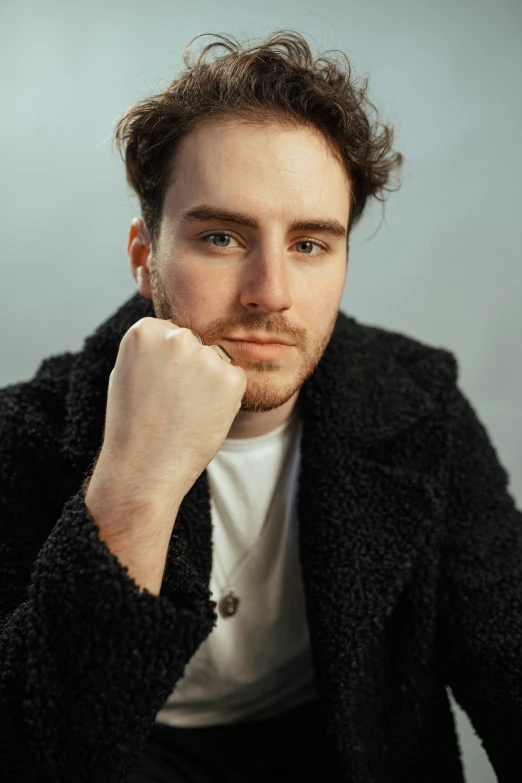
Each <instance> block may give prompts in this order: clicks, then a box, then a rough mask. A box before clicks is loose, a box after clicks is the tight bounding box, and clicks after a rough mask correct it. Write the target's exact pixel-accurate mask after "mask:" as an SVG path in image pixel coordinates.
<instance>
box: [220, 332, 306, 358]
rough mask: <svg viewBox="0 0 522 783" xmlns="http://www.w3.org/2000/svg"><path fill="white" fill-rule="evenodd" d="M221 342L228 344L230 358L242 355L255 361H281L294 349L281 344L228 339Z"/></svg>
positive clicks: (291, 346)
mask: <svg viewBox="0 0 522 783" xmlns="http://www.w3.org/2000/svg"><path fill="white" fill-rule="evenodd" d="M223 342H224V343H230V345H231V348H230V352H231V354H232V356H235V355H236V354H243V355H245V356H251V357H252V358H257V359H283V358H285V357H286V356H287V355H288V354H289V353H290V352H291V351H292V350H293V349H294V348H295V346H294V345H286V344H283V343H264V342H263V343H262V342H258V341H257V340H256V341H254V340H232V339H231V338H228V337H225V338H223Z"/></svg>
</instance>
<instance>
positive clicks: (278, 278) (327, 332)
mask: <svg viewBox="0 0 522 783" xmlns="http://www.w3.org/2000/svg"><path fill="white" fill-rule="evenodd" d="M203 207H204V208H205V209H204V210H203ZM198 210H199V214H198V213H197V211H198ZM349 211H350V183H349V182H348V179H347V176H346V173H345V170H344V168H343V166H342V165H341V163H339V162H338V160H337V159H336V158H335V156H334V155H333V154H332V152H331V151H330V149H329V148H328V146H327V143H326V142H325V140H324V139H323V137H322V136H321V135H319V134H318V133H316V132H313V131H311V130H309V129H307V128H304V127H301V128H299V129H284V128H283V127H281V126H280V125H279V124H276V123H270V124H256V123H245V122H241V121H237V120H230V119H227V120H213V121H209V122H203V123H201V124H200V125H198V126H197V127H196V128H195V129H194V130H193V131H192V132H191V133H190V134H188V135H187V136H186V137H185V139H184V140H183V142H182V145H181V149H180V150H179V156H178V158H177V163H176V175H175V180H174V182H173V184H172V185H171V186H170V187H169V189H168V191H167V193H166V196H165V202H164V210H163V217H162V222H161V230H160V234H159V239H158V242H157V247H156V249H155V252H152V251H151V252H148V250H147V246H148V245H149V240H148V235H147V232H146V229H145V227H144V225H143V222H142V221H138V222H137V224H136V225H134V226H133V228H132V229H131V237H130V240H129V254H130V257H131V266H132V270H133V274H134V276H135V278H136V280H137V282H138V287H139V291H140V293H141V294H142V295H143V296H146V297H147V298H151V299H152V300H153V304H154V308H155V312H156V315H157V317H158V318H165V319H168V318H172V319H173V320H174V322H175V323H176V324H178V325H179V326H183V327H188V328H190V329H194V331H196V332H197V333H198V334H200V335H201V336H202V338H203V340H204V342H205V344H206V345H211V344H212V343H219V344H221V345H223V346H224V347H225V348H226V349H227V351H228V352H229V353H230V354H231V355H232V356H233V357H234V360H235V363H236V364H238V365H240V366H241V367H243V369H244V370H245V371H246V373H247V376H248V384H247V388H246V392H245V395H244V397H243V401H242V405H241V410H244V411H254V412H261V411H268V410H272V409H273V408H277V407H279V406H280V405H283V404H284V403H285V402H287V401H288V400H290V398H291V397H293V396H294V395H296V394H297V393H298V392H299V389H300V388H301V386H302V385H303V383H304V381H305V380H306V379H307V378H308V376H309V375H310V374H311V373H312V372H313V370H314V369H315V367H316V366H317V364H318V362H319V360H320V358H321V356H322V354H323V352H324V350H325V348H326V346H327V344H328V341H329V339H330V336H331V334H332V330H333V327H334V325H335V321H336V318H337V311H338V307H339V303H340V299H341V295H342V291H343V287H344V282H345V277H346V271H347V263H348V259H347V234H346V230H347V225H348V218H349ZM204 212H206V214H204ZM188 213H193V214H192V216H191V215H189V214H188ZM210 213H216V214H217V213H221V216H215V217H213V216H212V215H211V214H210ZM224 213H228V214H227V215H225V214H224ZM243 218H244V220H243ZM296 222H306V223H314V224H317V225H315V226H308V227H306V228H305V227H295V226H294V225H293V224H294V223H296ZM320 224H328V225H320ZM133 243H134V244H133ZM131 246H133V250H132V251H131ZM140 248H141V249H140ZM253 334H254V335H258V336H264V335H266V334H269V335H277V336H279V337H282V338H286V339H287V340H288V341H290V342H291V343H292V344H293V345H292V346H287V347H284V348H282V349H280V350H279V351H274V350H272V351H271V352H270V351H268V350H265V351H264V352H263V349H262V348H261V347H260V346H258V347H257V349H251V350H249V349H246V348H245V349H242V348H241V346H239V345H238V344H237V343H234V342H231V341H230V340H229V339H228V338H230V337H245V336H247V335H253Z"/></svg>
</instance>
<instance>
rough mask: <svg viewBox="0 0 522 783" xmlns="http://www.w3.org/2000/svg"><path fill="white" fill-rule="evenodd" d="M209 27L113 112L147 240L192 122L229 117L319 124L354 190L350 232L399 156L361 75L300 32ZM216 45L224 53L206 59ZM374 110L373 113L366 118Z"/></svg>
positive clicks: (381, 196)
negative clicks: (154, 85)
mask: <svg viewBox="0 0 522 783" xmlns="http://www.w3.org/2000/svg"><path fill="white" fill-rule="evenodd" d="M202 35H213V36H214V37H215V38H217V39H218V40H217V41H213V42H212V43H209V44H207V45H206V46H205V47H204V48H203V49H202V50H201V52H200V53H199V55H198V57H197V59H196V61H195V62H194V63H193V62H191V58H190V47H191V45H192V43H193V42H194V41H195V40H196V39H197V38H199V37H201V36H196V38H194V39H193V40H192V41H191V42H190V43H189V44H188V45H187V47H185V50H184V52H183V56H182V63H183V65H184V70H182V71H181V72H180V73H179V74H178V75H177V76H176V77H175V78H174V80H173V81H172V82H171V83H170V84H169V85H168V87H166V89H164V90H162V91H161V92H159V93H157V94H156V95H153V96H151V97H147V98H144V99H143V100H140V101H138V102H137V103H136V104H135V105H133V106H131V107H130V108H129V109H128V110H127V111H126V112H125V113H124V114H123V115H122V116H121V117H120V118H119V119H118V120H117V124H116V129H115V142H116V145H117V147H118V150H119V151H120V154H121V155H122V158H123V160H124V162H125V166H126V175H127V182H128V183H129V185H130V186H131V187H132V188H133V190H134V191H135V192H136V194H137V196H138V198H139V201H140V206H141V212H142V216H143V220H144V221H145V224H146V226H147V228H148V230H149V233H150V236H151V242H152V246H153V247H154V245H155V243H156V241H157V238H158V236H159V230H160V224H161V217H162V210H163V202H164V198H165V193H166V191H167V188H168V187H169V185H170V184H171V183H172V182H173V179H174V175H175V164H176V151H177V149H178V147H179V144H180V141H181V140H182V138H183V137H184V136H185V135H186V134H188V133H189V132H190V131H191V130H192V129H193V128H194V127H195V126H196V124H197V123H198V122H200V121H202V120H204V119H215V118H219V117H226V116H229V115H233V116H234V117H238V118H242V119H245V120H248V121H258V122H263V121H273V120H276V121H278V122H280V123H281V124H283V125H290V126H294V127H296V126H299V125H305V126H308V127H311V128H316V129H318V130H319V131H320V132H321V133H322V134H323V136H324V137H325V138H326V139H327V141H328V142H329V143H330V146H331V148H332V149H333V150H334V152H335V153H336V154H337V156H338V158H339V160H340V162H341V163H343V164H344V166H345V168H346V171H347V174H348V177H349V180H350V183H351V190H352V198H353V205H352V209H351V211H350V222H349V225H348V234H349V232H350V230H351V228H352V227H353V226H354V225H355V224H356V223H357V222H358V220H359V219H360V217H361V215H362V213H363V210H364V206H365V204H366V200H367V199H368V198H369V197H372V196H373V197H375V198H376V199H377V200H379V201H381V202H384V200H385V198H386V193H385V191H393V190H397V189H398V187H399V186H400V185H398V186H397V187H395V188H394V187H391V186H390V185H389V184H388V183H389V180H390V176H391V174H392V172H393V171H394V170H395V169H398V168H399V167H400V166H401V164H402V161H403V156H402V155H401V154H400V153H398V152H391V146H392V142H393V138H394V131H393V129H392V128H391V127H389V126H387V125H382V124H381V123H380V122H379V118H378V113H377V109H376V107H375V105H374V104H373V103H372V102H371V101H370V100H369V99H368V96H367V91H368V77H364V78H361V79H360V84H358V81H359V80H358V79H357V78H355V77H354V76H353V73H352V71H353V68H352V66H351V64H350V61H349V60H348V57H347V56H346V55H345V54H344V53H343V52H339V51H338V50H334V51H337V53H338V54H339V55H340V56H341V58H342V60H343V61H344V66H345V67H344V68H343V67H342V63H341V62H339V60H338V59H336V58H332V57H327V56H326V55H327V54H329V53H330V52H329V51H328V52H324V53H323V54H322V56H319V57H317V58H316V59H314V57H313V55H312V52H311V50H310V47H309V45H308V43H307V41H306V40H305V39H304V38H303V36H302V35H300V34H299V33H296V32H293V31H289V30H280V31H276V32H274V33H272V35H270V36H269V37H268V38H266V39H265V40H264V41H262V42H261V43H260V44H258V45H255V46H249V47H247V46H246V45H241V44H240V43H239V42H238V41H237V39H235V38H234V37H232V36H225V35H221V34H215V35H214V34H212V33H202ZM215 47H223V48H224V49H225V50H226V53H224V54H222V55H221V56H219V57H217V58H215V59H214V60H212V61H210V62H207V61H206V56H207V54H208V53H209V52H210V51H211V50H212V49H214V48H215ZM372 114H373V115H374V116H373V117H372Z"/></svg>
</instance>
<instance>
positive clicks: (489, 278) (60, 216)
mask: <svg viewBox="0 0 522 783" xmlns="http://www.w3.org/2000/svg"><path fill="white" fill-rule="evenodd" d="M281 28H291V29H294V30H297V31H298V32H301V33H303V34H304V35H305V36H306V37H307V39H308V40H309V41H310V43H311V44H312V47H313V49H314V51H317V49H322V48H326V49H341V50H343V51H345V52H346V53H347V54H348V56H349V57H350V59H351V61H352V62H353V64H354V67H355V69H356V72H357V73H358V74H360V75H363V74H365V73H367V74H369V76H370V97H371V99H372V100H374V101H375V102H376V104H377V106H378V108H379V109H380V111H381V115H382V118H383V119H384V120H385V121H386V122H389V123H391V124H392V125H394V126H395V128H396V142H395V147H396V149H398V150H400V151H401V152H402V153H403V154H404V155H405V159H406V160H405V165H404V169H403V173H402V187H401V189H400V190H399V191H398V192H396V193H392V194H390V196H389V200H388V202H387V206H386V208H385V213H384V214H385V220H384V222H383V223H382V225H381V226H380V228H379V230H378V231H377V233H375V232H376V230H377V229H378V227H379V223H380V221H381V217H382V208H381V206H380V205H379V204H377V203H376V204H375V205H374V206H369V208H368V212H367V214H365V216H364V218H363V219H362V221H361V223H360V224H359V225H358V226H357V227H356V228H355V229H354V233H353V234H352V241H351V251H350V252H351V255H350V266H349V268H348V275H347V280H346V287H345V291H344V295H343V301H342V304H341V308H342V309H343V310H344V311H345V312H348V313H349V314H352V315H354V316H355V317H357V318H359V319H361V320H362V321H364V322H367V323H370V324H376V325H379V326H384V327H385V328H388V329H392V330H395V331H401V332H403V333H406V334H409V335H412V336H414V337H417V338H419V339H421V340H423V341H425V342H428V343H430V344H432V345H435V346H440V347H446V348H449V349H450V350H452V351H454V352H455V354H456V355H457V358H458V360H459V364H460V383H461V386H462V388H463V390H464V391H465V393H467V394H468V395H469V396H470V398H471V400H472V402H473V404H474V406H475V408H476V410H477V412H478V413H479V415H480V416H481V418H482V419H483V421H484V422H485V424H486V426H487V428H488V431H489V433H490V435H491V437H492V439H493V441H494V443H495V445H496V448H497V450H498V453H499V456H500V458H501V460H502V462H503V464H504V465H505V466H506V468H507V470H508V472H509V473H510V477H511V491H512V493H513V494H514V495H515V497H516V499H517V502H518V504H519V506H520V505H521V503H522V409H521V405H520V402H521V400H522V361H521V358H522V357H521V354H522V349H521V345H522V301H521V300H522V263H521V262H522V253H521V249H520V248H521V247H522V219H521V215H520V213H521V210H522V199H521V195H520V194H521V182H522V163H521V160H522V156H521V154H520V128H521V127H522V3H521V0H459V2H455V0H438V2H437V3H434V2H428V0H395V2H394V3H390V2H387V1H386V0H342V1H341V0H320V2H319V1H318V0H309V2H307V3H306V4H304V5H303V4H302V3H301V2H299V0H265V1H264V3H263V4H262V6H261V5H260V4H258V3H255V4H252V5H250V4H249V3H248V2H239V0H223V2H221V3H215V2H210V0H196V2H192V3H181V2H175V1H174V0H147V3H146V4H145V3H143V2H141V1H140V2H138V0H125V1H124V2H123V0H117V1H116V0H114V1H113V2H106V0H104V1H103V2H102V1H101V0H90V2H89V3H80V2H74V3H71V2H70V1H69V0H46V2H45V3H42V2H38V0H33V2H30V1H29V0H2V3H1V8H0V52H1V54H0V61H1V65H2V67H1V69H0V101H1V104H0V105H1V107H2V122H1V127H0V167H1V170H0V177H1V183H2V184H1V193H0V199H1V204H0V216H1V217H0V220H1V226H2V253H1V264H2V266H1V271H2V308H1V313H0V330H1V335H2V338H1V340H0V385H2V386H4V385H6V384H8V383H11V382H15V381H19V380H25V379H27V378H29V377H30V376H31V375H32V374H33V373H34V371H35V370H36V368H37V366H38V365H39V363H40V361H41V360H42V358H44V357H46V356H48V355H50V354H53V353H58V352H61V351H65V350H78V349H79V348H81V346H82V343H83V339H84V337H85V336H86V335H87V334H88V333H89V332H91V331H92V330H93V329H94V328H96V327H97V326H98V324H99V323H100V322H101V321H102V320H104V319H105V318H106V317H107V316H108V315H109V314H111V313H112V312H113V311H114V310H115V309H116V308H117V307H118V306H119V305H120V304H121V303H122V302H123V301H124V300H125V299H126V298H127V297H129V296H130V295H131V294H132V293H133V292H134V291H135V284H134V280H133V278H132V276H131V273H130V269H129V265H128V261H127V256H126V243H127V234H128V228H129V224H130V220H131V219H132V217H133V216H134V215H137V214H139V211H138V207H137V201H136V200H135V198H134V197H133V196H131V195H130V192H129V190H128V189H127V186H126V184H125V177H124V168H123V163H122V162H121V161H120V158H119V156H118V155H117V153H116V152H115V150H114V148H113V146H112V141H111V134H112V127H113V121H114V120H115V118H116V117H117V116H118V115H119V114H120V113H121V112H122V111H123V110H124V109H126V108H127V106H128V105H129V104H131V103H133V102H134V101H136V100H137V99H139V98H141V97H143V96H144V95H146V94H150V93H152V92H156V91H157V90H159V89H160V88H162V87H164V86H165V84H166V83H167V82H168V81H170V80H171V78H172V77H173V76H174V74H175V73H176V72H177V71H178V69H179V67H180V65H181V52H182V49H183V47H184V46H185V45H186V44H187V43H188V42H189V41H190V40H191V39H192V38H193V37H194V36H196V35H198V34H200V33H204V32H210V33H212V32H222V33H232V34H234V35H237V36H239V37H240V38H243V37H247V38H253V37H255V38H257V37H261V36H264V35H266V34H268V33H270V32H272V31H273V30H275V29H281ZM209 40H210V39H209V38H203V39H200V40H199V42H197V43H198V44H199V45H203V44H204V43H207V42H209ZM374 234H375V235H374ZM373 235H374V236H373ZM452 704H453V706H454V709H455V712H456V715H457V719H458V727H459V732H460V738H461V744H462V749H463V756H464V764H465V768H466V775H467V779H468V780H469V781H472V783H491V782H492V781H495V776H494V774H493V772H492V769H491V766H490V764H489V762H488V760H487V758H486V755H485V753H484V751H483V749H482V746H481V744H480V741H479V740H478V738H477V736H476V734H475V733H474V731H473V729H472V727H471V725H470V723H469V721H468V719H467V717H466V715H465V714H464V713H462V711H461V710H460V709H459V707H458V706H457V705H456V704H455V702H454V701H452Z"/></svg>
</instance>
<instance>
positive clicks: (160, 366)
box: [89, 317, 247, 508]
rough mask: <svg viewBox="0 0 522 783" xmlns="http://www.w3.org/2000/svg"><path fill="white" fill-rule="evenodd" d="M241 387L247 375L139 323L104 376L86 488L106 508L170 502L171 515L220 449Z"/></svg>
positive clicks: (167, 326) (181, 337) (167, 329)
mask: <svg viewBox="0 0 522 783" xmlns="http://www.w3.org/2000/svg"><path fill="white" fill-rule="evenodd" d="M217 350H218V351H219V349H217ZM246 385H247V374H246V372H245V371H244V370H243V369H242V368H241V367H237V366H235V365H233V364H231V363H228V362H226V361H223V359H221V358H220V356H219V355H218V353H217V351H216V350H214V349H213V348H212V347H210V346H205V345H201V344H200V342H199V341H198V339H197V338H196V336H195V335H194V334H193V333H192V332H191V330H190V329H184V328H179V327H178V326H176V325H175V324H172V322H171V321H165V320H162V319H158V318H148V317H147V318H142V319H140V320H139V321H137V322H136V323H135V324H133V326H131V327H130V329H129V330H128V331H127V332H126V333H125V335H124V336H123V338H122V340H121V342H120V347H119V351H118V356H117V359H116V363H115V365H114V369H113V370H112V372H111V374H110V378H109V389H108V395H107V409H106V417H105V430H104V438H103V445H102V448H101V451H100V455H99V458H98V460H97V463H96V468H95V470H94V473H93V476H92V478H91V482H90V485H92V484H93V482H94V483H95V484H96V487H97V493H99V492H100V491H102V493H103V494H104V497H105V498H106V497H107V496H106V494H105V493H107V492H110V493H111V495H110V497H111V499H112V503H110V504H109V505H111V507H114V506H116V507H117V508H128V507H129V506H131V507H136V506H138V507H143V506H146V507H150V506H151V505H154V506H156V507H161V508H168V506H169V499H172V506H173V507H177V506H178V505H179V502H180V501H181V499H182V498H183V497H184V496H185V495H186V493H187V492H188V491H189V489H190V488H191V487H192V485H193V484H194V482H195V481H196V479H197V478H198V476H200V475H201V473H202V472H203V470H204V469H205V468H206V467H207V465H208V464H209V462H211V460H212V459H213V458H214V457H215V456H216V454H217V453H218V451H219V449H220V448H221V445H222V443H223V441H224V440H225V438H226V436H227V434H228V432H229V430H230V427H231V426H232V422H233V420H234V418H235V416H236V415H237V413H238V411H239V410H240V408H241V400H242V398H243V395H244V393H245V389H246ZM89 488H90V486H89ZM100 488H101V489H100ZM98 496H99V495H98Z"/></svg>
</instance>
